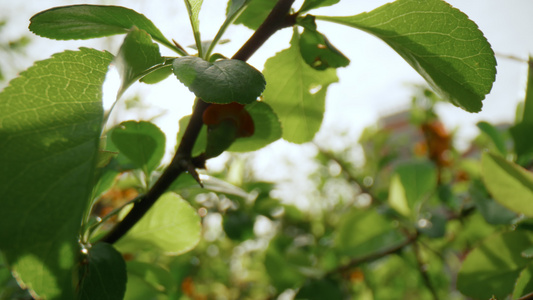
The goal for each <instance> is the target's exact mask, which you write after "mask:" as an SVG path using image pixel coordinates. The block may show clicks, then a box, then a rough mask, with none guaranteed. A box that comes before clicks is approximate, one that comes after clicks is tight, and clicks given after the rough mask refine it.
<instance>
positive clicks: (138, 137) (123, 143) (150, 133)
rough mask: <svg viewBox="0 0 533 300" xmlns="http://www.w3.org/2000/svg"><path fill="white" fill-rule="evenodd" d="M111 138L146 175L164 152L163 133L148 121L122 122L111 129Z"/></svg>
mask: <svg viewBox="0 0 533 300" xmlns="http://www.w3.org/2000/svg"><path fill="white" fill-rule="evenodd" d="M111 140H112V141H113V145H114V146H115V147H117V149H118V150H119V152H120V153H121V154H123V155H124V156H126V157H127V158H128V159H129V160H130V161H131V162H132V163H133V164H134V165H135V166H136V167H137V168H139V169H142V170H143V172H144V173H145V174H146V175H147V176H149V175H150V173H151V172H152V171H154V170H155V169H156V168H157V167H158V166H159V163H161V159H162V158H163V155H164V154H165V134H164V133H163V132H162V131H161V129H159V127H157V126H156V125H154V124H152V123H150V122H146V121H140V122H136V121H127V122H123V123H121V124H120V125H118V126H117V127H116V128H114V129H113V131H111Z"/></svg>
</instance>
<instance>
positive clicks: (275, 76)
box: [263, 31, 338, 143]
mask: <svg viewBox="0 0 533 300" xmlns="http://www.w3.org/2000/svg"><path fill="white" fill-rule="evenodd" d="M263 74H264V76H265V78H266V81H267V82H268V85H267V87H266V89H265V92H264V93H263V101H264V102H266V103H268V104H269V105H270V106H271V107H272V109H273V110H274V111H275V112H276V114H277V115H278V117H279V119H280V121H281V124H282V127H283V138H284V139H285V140H287V141H289V142H293V143H305V142H309V141H311V140H312V139H313V137H314V136H315V133H316V132H317V131H318V129H319V128H320V124H321V123H322V118H323V116H324V109H325V100H326V90H327V87H328V86H329V85H330V84H331V83H333V82H337V81H338V78H337V75H336V71H335V69H327V70H324V71H317V70H315V69H313V68H312V67H310V66H309V65H308V64H307V63H306V62H305V61H304V60H303V58H302V55H301V54H300V47H299V45H298V32H297V31H295V32H294V35H293V38H292V41H291V47H290V48H289V49H286V50H284V51H282V52H279V53H277V54H276V55H275V56H274V57H271V58H269V59H268V60H267V61H266V63H265V70H264V71H263Z"/></svg>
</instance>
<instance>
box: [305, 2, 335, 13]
mask: <svg viewBox="0 0 533 300" xmlns="http://www.w3.org/2000/svg"><path fill="white" fill-rule="evenodd" d="M339 1H340V0H305V1H304V4H303V5H302V7H301V8H300V13H303V12H306V11H309V10H311V9H315V8H319V7H324V6H331V5H333V4H337V3H339Z"/></svg>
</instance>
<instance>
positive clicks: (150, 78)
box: [140, 65, 172, 84]
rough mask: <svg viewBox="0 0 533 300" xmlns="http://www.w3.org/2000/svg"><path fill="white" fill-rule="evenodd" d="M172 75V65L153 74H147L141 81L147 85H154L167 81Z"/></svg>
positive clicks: (165, 66)
mask: <svg viewBox="0 0 533 300" xmlns="http://www.w3.org/2000/svg"><path fill="white" fill-rule="evenodd" d="M170 74H172V65H163V66H161V67H160V68H158V69H156V70H154V71H153V72H150V73H149V74H146V75H145V76H144V77H143V78H141V79H140V81H141V82H144V83H147V84H154V83H158V82H160V81H163V80H165V79H166V78H167V77H168V76H170Z"/></svg>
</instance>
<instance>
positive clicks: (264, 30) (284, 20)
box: [101, 0, 296, 244]
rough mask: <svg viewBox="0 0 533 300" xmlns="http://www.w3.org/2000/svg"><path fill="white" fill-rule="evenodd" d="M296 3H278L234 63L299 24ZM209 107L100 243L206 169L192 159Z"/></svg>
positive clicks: (199, 108)
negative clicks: (293, 10) (182, 178)
mask: <svg viewBox="0 0 533 300" xmlns="http://www.w3.org/2000/svg"><path fill="white" fill-rule="evenodd" d="M294 1H295V0H279V1H278V2H277V3H276V5H275V6H274V8H273V9H272V11H271V12H270V14H269V15H268V17H267V18H266V19H265V21H264V22H263V24H261V26H260V27H259V28H258V29H257V30H256V31H255V32H254V34H253V35H252V36H251V37H250V39H249V40H248V41H246V43H245V44H244V45H243V46H242V47H241V49H239V51H237V53H235V55H233V57H232V58H233V59H239V60H242V61H246V60H248V58H250V56H252V54H253V53H255V51H257V49H259V48H260V47H261V46H262V45H263V44H264V43H265V42H266V41H267V40H268V39H269V38H270V37H271V36H272V35H273V34H274V33H276V31H278V30H280V29H282V28H285V27H289V26H293V25H294V24H296V16H294V15H290V14H289V13H290V9H291V6H292V4H293V3H294ZM209 105H210V104H209V103H206V102H204V101H202V100H201V99H198V101H197V102H196V105H195V108H194V111H193V114H192V116H191V120H190V121H189V124H188V125H187V128H186V129H185V132H184V135H183V138H182V140H181V142H180V144H179V147H178V150H177V151H176V154H175V155H174V158H173V159H172V161H171V162H170V165H169V166H168V167H167V169H166V170H165V171H164V172H163V174H162V175H161V176H160V177H159V179H158V180H157V181H156V183H155V184H154V185H153V186H152V188H150V190H149V191H148V192H147V193H146V195H144V196H143V197H141V199H140V200H139V201H138V202H136V203H135V204H134V206H133V208H132V209H131V211H130V212H129V213H128V214H127V215H126V217H125V218H124V219H123V220H122V221H121V222H120V223H118V224H117V225H116V226H115V227H114V228H113V229H112V230H111V231H110V232H109V233H108V234H107V235H106V236H104V237H103V238H102V239H101V241H103V242H106V243H110V244H112V243H114V242H116V241H118V240H119V239H120V238H121V237H123V236H124V235H125V234H126V232H128V230H130V229H131V228H132V227H133V226H134V225H135V224H136V223H137V222H138V221H139V220H140V219H141V218H142V217H143V216H144V215H145V214H146V212H147V211H148V210H149V209H150V207H152V205H154V203H155V202H156V201H157V199H159V197H160V196H161V195H162V194H163V193H164V192H165V191H166V190H167V189H168V188H169V187H170V185H171V184H172V183H173V182H174V180H176V179H177V178H178V176H180V175H181V174H182V173H184V172H192V173H193V174H191V175H193V176H194V175H195V174H194V172H196V171H195V169H196V168H202V167H204V165H205V159H203V158H202V157H201V156H199V157H195V158H192V157H191V156H192V149H193V146H194V143H195V142H196V139H197V138H198V134H199V133H200V130H201V129H202V125H203V122H202V114H203V112H204V111H205V109H206V108H207V107H208V106H209Z"/></svg>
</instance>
